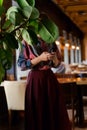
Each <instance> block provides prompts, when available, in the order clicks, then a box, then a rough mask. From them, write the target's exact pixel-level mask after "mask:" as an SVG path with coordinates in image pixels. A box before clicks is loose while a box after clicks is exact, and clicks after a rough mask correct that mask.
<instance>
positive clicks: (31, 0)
mask: <svg viewBox="0 0 87 130" xmlns="http://www.w3.org/2000/svg"><path fill="white" fill-rule="evenodd" d="M26 1H27V2H28V3H29V5H31V6H33V7H34V6H35V0H26Z"/></svg>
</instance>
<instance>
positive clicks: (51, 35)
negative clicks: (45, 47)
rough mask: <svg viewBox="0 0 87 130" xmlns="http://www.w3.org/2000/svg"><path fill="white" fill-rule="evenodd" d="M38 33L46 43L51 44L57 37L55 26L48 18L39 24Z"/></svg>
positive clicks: (57, 32) (57, 31)
mask: <svg viewBox="0 0 87 130" xmlns="http://www.w3.org/2000/svg"><path fill="white" fill-rule="evenodd" d="M38 33H39V35H40V36H41V38H42V39H43V40H44V41H46V42H47V43H53V42H54V41H55V40H56V39H57V38H58V36H59V30H58V27H57V25H56V24H55V23H54V22H53V21H51V20H50V19H49V18H48V17H44V19H42V20H41V22H40V23H39V28H38Z"/></svg>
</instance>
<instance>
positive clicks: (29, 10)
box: [22, 6, 33, 19]
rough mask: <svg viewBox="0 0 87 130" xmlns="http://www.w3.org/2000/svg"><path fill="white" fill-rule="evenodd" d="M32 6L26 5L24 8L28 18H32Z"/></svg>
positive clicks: (23, 12)
mask: <svg viewBox="0 0 87 130" xmlns="http://www.w3.org/2000/svg"><path fill="white" fill-rule="evenodd" d="M32 10H33V8H32V6H25V7H24V8H23V9H22V14H23V15H24V16H25V17H26V18H28V19H29V18H30V16H31V13H32Z"/></svg>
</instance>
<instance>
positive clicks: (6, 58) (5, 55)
mask: <svg viewBox="0 0 87 130" xmlns="http://www.w3.org/2000/svg"><path fill="white" fill-rule="evenodd" d="M0 52H1V53H0V61H1V63H2V66H3V68H4V69H9V68H11V65H12V55H13V54H12V51H11V49H7V50H4V49H0Z"/></svg>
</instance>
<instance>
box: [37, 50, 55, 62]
mask: <svg viewBox="0 0 87 130" xmlns="http://www.w3.org/2000/svg"><path fill="white" fill-rule="evenodd" d="M53 57H54V54H52V53H49V52H43V53H42V54H41V55H40V56H39V59H40V60H41V61H49V60H53Z"/></svg>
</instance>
